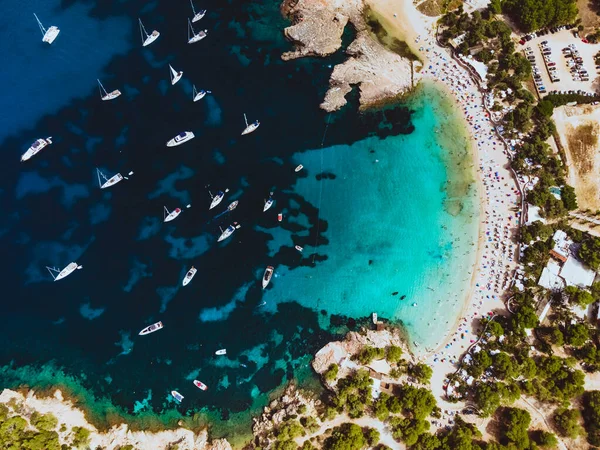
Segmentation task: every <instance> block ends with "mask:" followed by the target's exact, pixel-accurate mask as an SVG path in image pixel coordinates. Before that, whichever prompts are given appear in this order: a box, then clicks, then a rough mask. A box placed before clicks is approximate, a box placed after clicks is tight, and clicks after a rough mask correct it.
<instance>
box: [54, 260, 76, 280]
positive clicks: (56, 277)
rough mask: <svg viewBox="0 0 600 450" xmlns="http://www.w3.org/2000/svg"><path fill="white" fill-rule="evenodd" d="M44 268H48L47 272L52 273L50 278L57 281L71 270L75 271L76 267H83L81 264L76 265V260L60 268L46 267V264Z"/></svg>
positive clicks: (69, 273)
mask: <svg viewBox="0 0 600 450" xmlns="http://www.w3.org/2000/svg"><path fill="white" fill-rule="evenodd" d="M46 269H48V272H50V275H52V278H54V281H58V280H62V279H63V278H66V277H68V276H69V275H71V274H72V273H73V272H75V270H77V269H83V266H80V265H78V264H77V263H76V262H72V263H70V264H69V265H68V266H67V267H65V268H64V269H62V270H60V269H57V268H56V267H48V266H46Z"/></svg>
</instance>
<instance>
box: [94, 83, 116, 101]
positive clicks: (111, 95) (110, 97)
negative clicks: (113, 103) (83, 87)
mask: <svg viewBox="0 0 600 450" xmlns="http://www.w3.org/2000/svg"><path fill="white" fill-rule="evenodd" d="M98 86H99V87H100V98H101V99H102V100H104V101H107V100H114V99H115V98H117V97H118V96H119V95H121V91H120V90H118V89H115V90H114V91H112V92H110V93H108V92H106V89H104V86H102V83H101V82H100V80H98Z"/></svg>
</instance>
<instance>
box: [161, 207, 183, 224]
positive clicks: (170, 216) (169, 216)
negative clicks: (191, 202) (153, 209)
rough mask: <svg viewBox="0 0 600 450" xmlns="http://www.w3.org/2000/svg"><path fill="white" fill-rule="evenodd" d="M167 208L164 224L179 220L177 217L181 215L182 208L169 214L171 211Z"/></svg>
mask: <svg viewBox="0 0 600 450" xmlns="http://www.w3.org/2000/svg"><path fill="white" fill-rule="evenodd" d="M164 208H165V215H164V219H163V221H164V222H170V221H171V220H175V219H177V216H178V215H179V214H181V208H175V209H174V210H173V211H171V212H169V210H168V209H167V207H166V206H164Z"/></svg>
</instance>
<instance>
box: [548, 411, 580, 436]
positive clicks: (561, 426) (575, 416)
mask: <svg viewBox="0 0 600 450" xmlns="http://www.w3.org/2000/svg"><path fill="white" fill-rule="evenodd" d="M552 418H553V419H554V425H555V426H556V429H557V430H558V432H559V433H560V435H561V436H567V437H570V438H571V439H575V438H576V437H577V436H579V434H581V426H580V425H579V419H580V418H581V414H580V413H579V411H578V410H577V409H567V408H558V409H557V410H556V411H554V415H553V416H552Z"/></svg>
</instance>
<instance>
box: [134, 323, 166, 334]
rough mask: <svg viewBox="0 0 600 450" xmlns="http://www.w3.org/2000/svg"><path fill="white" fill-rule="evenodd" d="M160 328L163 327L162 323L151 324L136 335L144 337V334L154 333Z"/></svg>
mask: <svg viewBox="0 0 600 450" xmlns="http://www.w3.org/2000/svg"><path fill="white" fill-rule="evenodd" d="M162 327H163V323H162V322H156V323H153V324H152V325H149V326H147V327H146V328H144V329H143V330H142V331H140V332H139V333H138V334H139V335H140V336H144V335H146V334H150V333H154V332H155V331H158V330H161V329H162Z"/></svg>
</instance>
